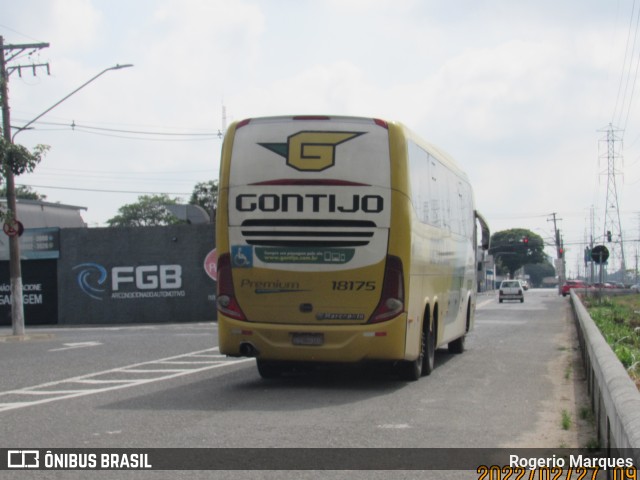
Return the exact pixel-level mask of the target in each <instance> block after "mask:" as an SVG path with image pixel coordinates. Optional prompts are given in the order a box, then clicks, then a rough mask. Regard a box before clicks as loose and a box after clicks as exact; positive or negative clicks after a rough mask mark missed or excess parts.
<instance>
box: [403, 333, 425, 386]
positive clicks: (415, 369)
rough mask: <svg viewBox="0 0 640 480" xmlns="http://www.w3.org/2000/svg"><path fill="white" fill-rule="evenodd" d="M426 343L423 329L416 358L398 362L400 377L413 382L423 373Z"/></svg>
mask: <svg viewBox="0 0 640 480" xmlns="http://www.w3.org/2000/svg"><path fill="white" fill-rule="evenodd" d="M426 345H427V341H426V338H425V334H424V331H423V332H422V336H421V340H420V353H419V354H418V358H416V359H415V360H404V361H401V362H400V363H399V364H398V370H399V373H400V377H402V379H404V380H407V381H409V382H415V381H416V380H419V379H420V377H421V376H422V375H423V369H424V363H425V349H426Z"/></svg>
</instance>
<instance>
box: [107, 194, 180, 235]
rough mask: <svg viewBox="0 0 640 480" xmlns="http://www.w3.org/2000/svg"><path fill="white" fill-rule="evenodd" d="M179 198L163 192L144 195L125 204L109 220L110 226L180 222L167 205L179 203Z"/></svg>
mask: <svg viewBox="0 0 640 480" xmlns="http://www.w3.org/2000/svg"><path fill="white" fill-rule="evenodd" d="M178 203H180V202H179V200H178V199H177V198H171V197H169V195H167V194H165V193H163V194H161V195H142V196H140V197H138V201H137V202H135V203H130V204H127V205H123V206H122V207H120V208H119V209H118V215H116V216H115V217H113V218H110V219H109V220H107V225H109V226H110V227H147V226H158V225H174V224H176V223H180V220H178V219H177V218H176V217H175V216H174V215H173V214H172V213H171V212H170V211H169V210H168V209H167V207H166V205H177V204H178Z"/></svg>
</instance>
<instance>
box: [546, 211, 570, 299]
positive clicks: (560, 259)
mask: <svg viewBox="0 0 640 480" xmlns="http://www.w3.org/2000/svg"><path fill="white" fill-rule="evenodd" d="M551 216H552V217H553V220H550V219H547V222H549V221H553V232H554V233H553V235H554V238H555V244H556V256H557V260H556V271H557V272H558V293H560V292H562V286H563V285H564V283H565V281H566V274H565V268H564V247H563V246H562V239H561V238H560V230H558V225H557V222H558V221H559V220H562V219H561V218H556V213H555V212H553V213H552V214H551Z"/></svg>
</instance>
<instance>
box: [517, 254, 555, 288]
mask: <svg viewBox="0 0 640 480" xmlns="http://www.w3.org/2000/svg"><path fill="white" fill-rule="evenodd" d="M524 271H525V273H526V274H527V275H529V280H530V283H531V286H532V287H541V286H542V281H543V280H544V279H545V278H546V277H554V276H555V274H556V269H555V268H553V265H551V263H549V261H548V260H545V262H544V263H534V264H527V265H525V266H524Z"/></svg>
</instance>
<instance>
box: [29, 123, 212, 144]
mask: <svg viewBox="0 0 640 480" xmlns="http://www.w3.org/2000/svg"><path fill="white" fill-rule="evenodd" d="M36 124H40V125H52V126H58V127H65V129H68V130H72V131H79V132H83V133H94V134H102V135H105V136H113V137H119V138H128V139H132V140H140V139H139V138H135V137H125V136H119V135H115V134H120V133H121V134H126V135H142V136H148V137H151V136H155V137H171V139H172V140H181V141H185V140H187V141H189V140H219V139H221V138H222V132H221V131H220V130H218V131H215V132H214V131H208V132H206V131H205V132H161V131H150V130H128V129H124V128H107V127H94V126H91V125H85V124H79V123H76V122H75V121H71V122H70V123H62V122H36ZM56 130H60V129H56ZM98 132H106V133H98ZM110 134H112V135H110ZM146 140H164V141H166V140H167V139H149V138H147V139H146Z"/></svg>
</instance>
